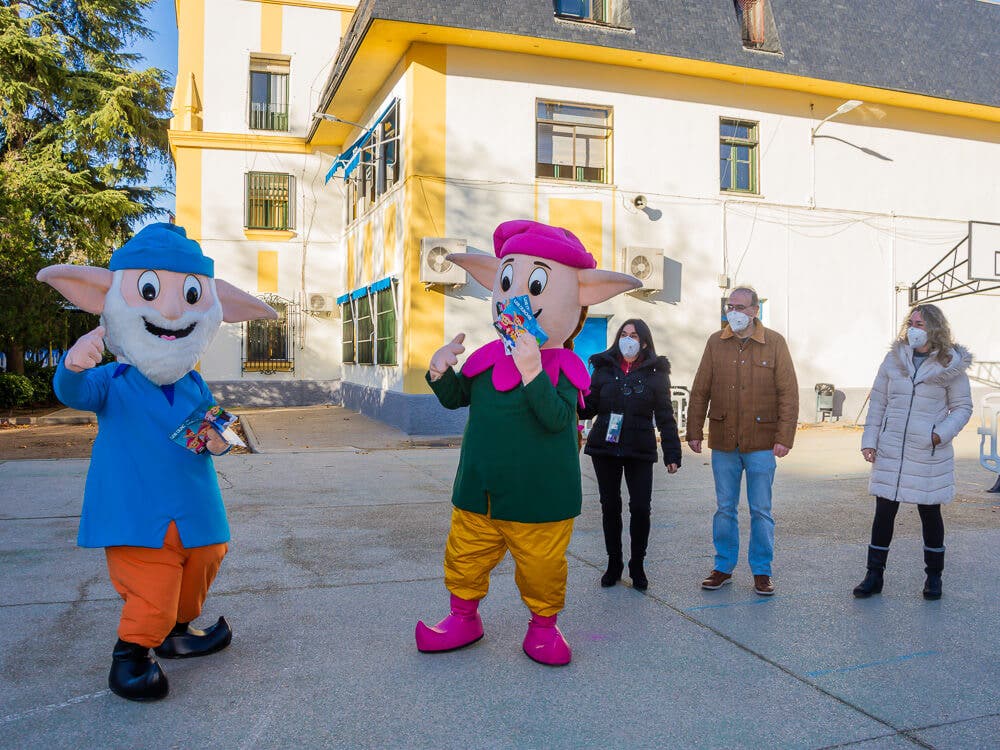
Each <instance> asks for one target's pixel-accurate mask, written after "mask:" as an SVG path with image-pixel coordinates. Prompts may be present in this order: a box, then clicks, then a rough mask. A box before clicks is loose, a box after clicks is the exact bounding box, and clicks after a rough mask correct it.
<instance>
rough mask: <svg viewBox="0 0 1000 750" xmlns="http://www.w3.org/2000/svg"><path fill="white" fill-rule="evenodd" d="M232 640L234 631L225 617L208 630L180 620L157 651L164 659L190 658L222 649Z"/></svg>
mask: <svg viewBox="0 0 1000 750" xmlns="http://www.w3.org/2000/svg"><path fill="white" fill-rule="evenodd" d="M232 640H233V631H232V630H231V629H230V627H229V623H228V622H226V618H225V617H220V618H219V620H218V622H216V623H215V625H213V626H212V627H210V628H207V629H206V630H198V629H197V628H192V627H191V626H190V625H189V624H188V623H186V622H179V623H177V625H176V626H175V627H174V629H173V630H171V631H170V635H168V636H167V637H166V639H164V641H163V643H161V644H160V645H159V646H157V647H156V649H155V651H156V655H157V656H162V657H163V658H164V659H189V658H191V657H193V656H207V655H208V654H214V653H215V652H216V651H222V649H224V648H225V647H226V646H228V645H229V642H230V641H232Z"/></svg>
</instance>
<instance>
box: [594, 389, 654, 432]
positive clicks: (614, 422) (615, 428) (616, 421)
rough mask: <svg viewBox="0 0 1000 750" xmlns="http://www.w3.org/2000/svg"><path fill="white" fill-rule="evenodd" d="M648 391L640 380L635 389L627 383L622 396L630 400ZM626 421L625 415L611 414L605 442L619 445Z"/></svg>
mask: <svg viewBox="0 0 1000 750" xmlns="http://www.w3.org/2000/svg"><path fill="white" fill-rule="evenodd" d="M645 389H646V386H645V385H643V383H642V381H641V380H640V381H639V382H638V383H636V384H635V386H634V387H633V386H632V385H631V384H630V383H625V384H624V385H623V386H622V394H623V395H624V396H625V397H626V398H628V397H629V396H631V395H632V394H633V393H642V392H643V391H644V390H645ZM624 420H625V415H624V414H619V413H617V412H611V413H610V415H609V416H608V432H607V435H605V438H604V439H605V440H606V441H607V442H609V443H617V442H618V440H619V439H620V437H621V432H622V422H623V421H624Z"/></svg>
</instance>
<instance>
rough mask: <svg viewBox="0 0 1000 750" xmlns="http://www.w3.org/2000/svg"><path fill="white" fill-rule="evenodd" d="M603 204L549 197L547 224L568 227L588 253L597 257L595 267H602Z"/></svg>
mask: <svg viewBox="0 0 1000 750" xmlns="http://www.w3.org/2000/svg"><path fill="white" fill-rule="evenodd" d="M603 210H604V206H603V205H602V204H601V202H600V201H589V200H575V199H573V198H550V199H549V222H548V223H549V224H551V225H552V226H556V227H562V228H563V229H568V230H569V231H571V232H572V233H573V234H575V235H576V236H577V237H579V238H580V242H582V243H583V246H584V247H585V248H587V250H589V251H590V254H591V255H593V256H594V258H596V259H597V267H598V268H603V267H604V262H603V260H604V222H603Z"/></svg>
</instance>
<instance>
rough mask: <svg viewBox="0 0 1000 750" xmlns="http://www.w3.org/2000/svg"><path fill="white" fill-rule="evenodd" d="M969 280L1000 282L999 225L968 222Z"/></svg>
mask: <svg viewBox="0 0 1000 750" xmlns="http://www.w3.org/2000/svg"><path fill="white" fill-rule="evenodd" d="M969 280H970V281H973V280H980V281H1000V224H991V223H989V222H985V221H970V222H969Z"/></svg>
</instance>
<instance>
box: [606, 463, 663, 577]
mask: <svg viewBox="0 0 1000 750" xmlns="http://www.w3.org/2000/svg"><path fill="white" fill-rule="evenodd" d="M591 459H592V460H593V462H594V473H595V474H596V475H597V487H598V490H599V491H600V493H601V516H602V520H603V522H604V546H605V548H607V550H608V559H609V560H613V561H618V560H621V559H622V474H623V473H624V474H625V484H626V485H628V510H629V514H630V515H631V521H630V522H629V537H630V538H631V541H632V560H634V561H636V562H641V561H642V560H643V558H644V557H645V556H646V545H647V543H648V542H649V506H650V503H651V502H652V499H653V463H652V462H651V461H636V460H634V459H631V458H614V457H609V456H591Z"/></svg>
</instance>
